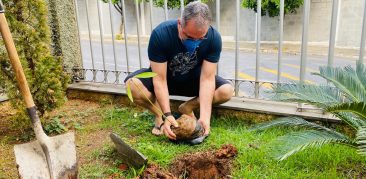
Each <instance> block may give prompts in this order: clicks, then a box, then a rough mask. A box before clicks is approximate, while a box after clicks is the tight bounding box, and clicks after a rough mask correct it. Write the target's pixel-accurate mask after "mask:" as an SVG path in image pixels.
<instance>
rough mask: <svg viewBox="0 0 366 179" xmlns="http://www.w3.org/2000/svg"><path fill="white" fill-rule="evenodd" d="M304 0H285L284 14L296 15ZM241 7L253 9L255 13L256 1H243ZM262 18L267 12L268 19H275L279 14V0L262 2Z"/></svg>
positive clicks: (264, 0) (263, 0)
mask: <svg viewBox="0 0 366 179" xmlns="http://www.w3.org/2000/svg"><path fill="white" fill-rule="evenodd" d="M303 2H304V0H285V8H284V11H285V14H288V13H296V9H297V8H299V7H301V5H302V4H303ZM241 5H242V7H244V8H248V9H253V10H254V11H255V12H257V0H243V1H242V3H241ZM261 9H262V16H264V15H266V14H267V12H268V15H269V17H275V16H278V15H279V14H280V0H262V8H261Z"/></svg>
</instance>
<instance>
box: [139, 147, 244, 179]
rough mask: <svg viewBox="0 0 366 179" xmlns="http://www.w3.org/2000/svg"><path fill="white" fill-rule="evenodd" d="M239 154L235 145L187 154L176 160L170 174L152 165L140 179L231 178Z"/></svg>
mask: <svg viewBox="0 0 366 179" xmlns="http://www.w3.org/2000/svg"><path fill="white" fill-rule="evenodd" d="M237 153H238V151H237V149H236V148H235V147H234V146H233V145H231V144H227V145H223V146H221V148H220V149H219V150H217V151H207V152H197V153H193V154H185V155H183V156H180V157H178V158H177V159H175V160H174V162H173V163H172V164H171V168H170V172H166V171H163V170H162V169H161V168H160V167H159V166H157V165H154V164H152V165H149V166H148V167H147V168H146V169H145V171H144V173H143V174H142V176H141V177H140V178H202V179H211V178H231V176H230V172H231V169H232V163H233V159H234V157H235V156H236V155H237Z"/></svg>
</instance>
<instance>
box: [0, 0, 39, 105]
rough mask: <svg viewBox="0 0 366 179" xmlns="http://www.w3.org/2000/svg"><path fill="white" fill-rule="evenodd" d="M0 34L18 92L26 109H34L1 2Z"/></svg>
mask: <svg viewBox="0 0 366 179" xmlns="http://www.w3.org/2000/svg"><path fill="white" fill-rule="evenodd" d="M0 32H1V36H2V37H3V40H4V43H5V47H6V50H7V51H8V55H9V58H10V62H11V65H12V67H13V69H14V73H15V76H16V79H17V82H18V85H19V89H20V92H21V94H22V96H23V98H24V100H25V104H26V107H27V108H33V107H35V105H34V101H33V98H32V94H31V92H30V90H29V86H28V83H27V79H26V78H25V75H24V71H23V67H22V64H21V63H20V60H19V56H18V53H17V50H16V48H15V45H14V42H13V38H12V36H11V33H10V30H9V26H8V22H7V21H6V18H5V14H4V10H3V6H2V4H1V1H0Z"/></svg>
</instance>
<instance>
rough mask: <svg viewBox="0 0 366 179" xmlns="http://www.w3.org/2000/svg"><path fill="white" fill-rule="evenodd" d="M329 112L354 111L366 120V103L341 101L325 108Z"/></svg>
mask: <svg viewBox="0 0 366 179" xmlns="http://www.w3.org/2000/svg"><path fill="white" fill-rule="evenodd" d="M325 111H328V112H332V113H333V112H352V113H354V114H356V115H358V116H360V117H361V118H363V119H365V121H366V103H364V102H353V103H340V104H336V105H333V106H330V107H327V108H325Z"/></svg>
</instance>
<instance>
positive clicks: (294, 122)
mask: <svg viewBox="0 0 366 179" xmlns="http://www.w3.org/2000/svg"><path fill="white" fill-rule="evenodd" d="M279 126H281V127H283V126H285V127H304V128H311V129H317V130H325V131H330V129H328V128H326V127H323V126H321V125H318V124H316V123H312V122H308V121H306V120H304V119H302V118H299V117H283V118H278V119H276V120H273V121H269V122H263V123H260V124H258V125H255V126H254V127H253V128H251V129H250V130H253V131H262V130H266V129H269V128H273V127H279Z"/></svg>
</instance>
